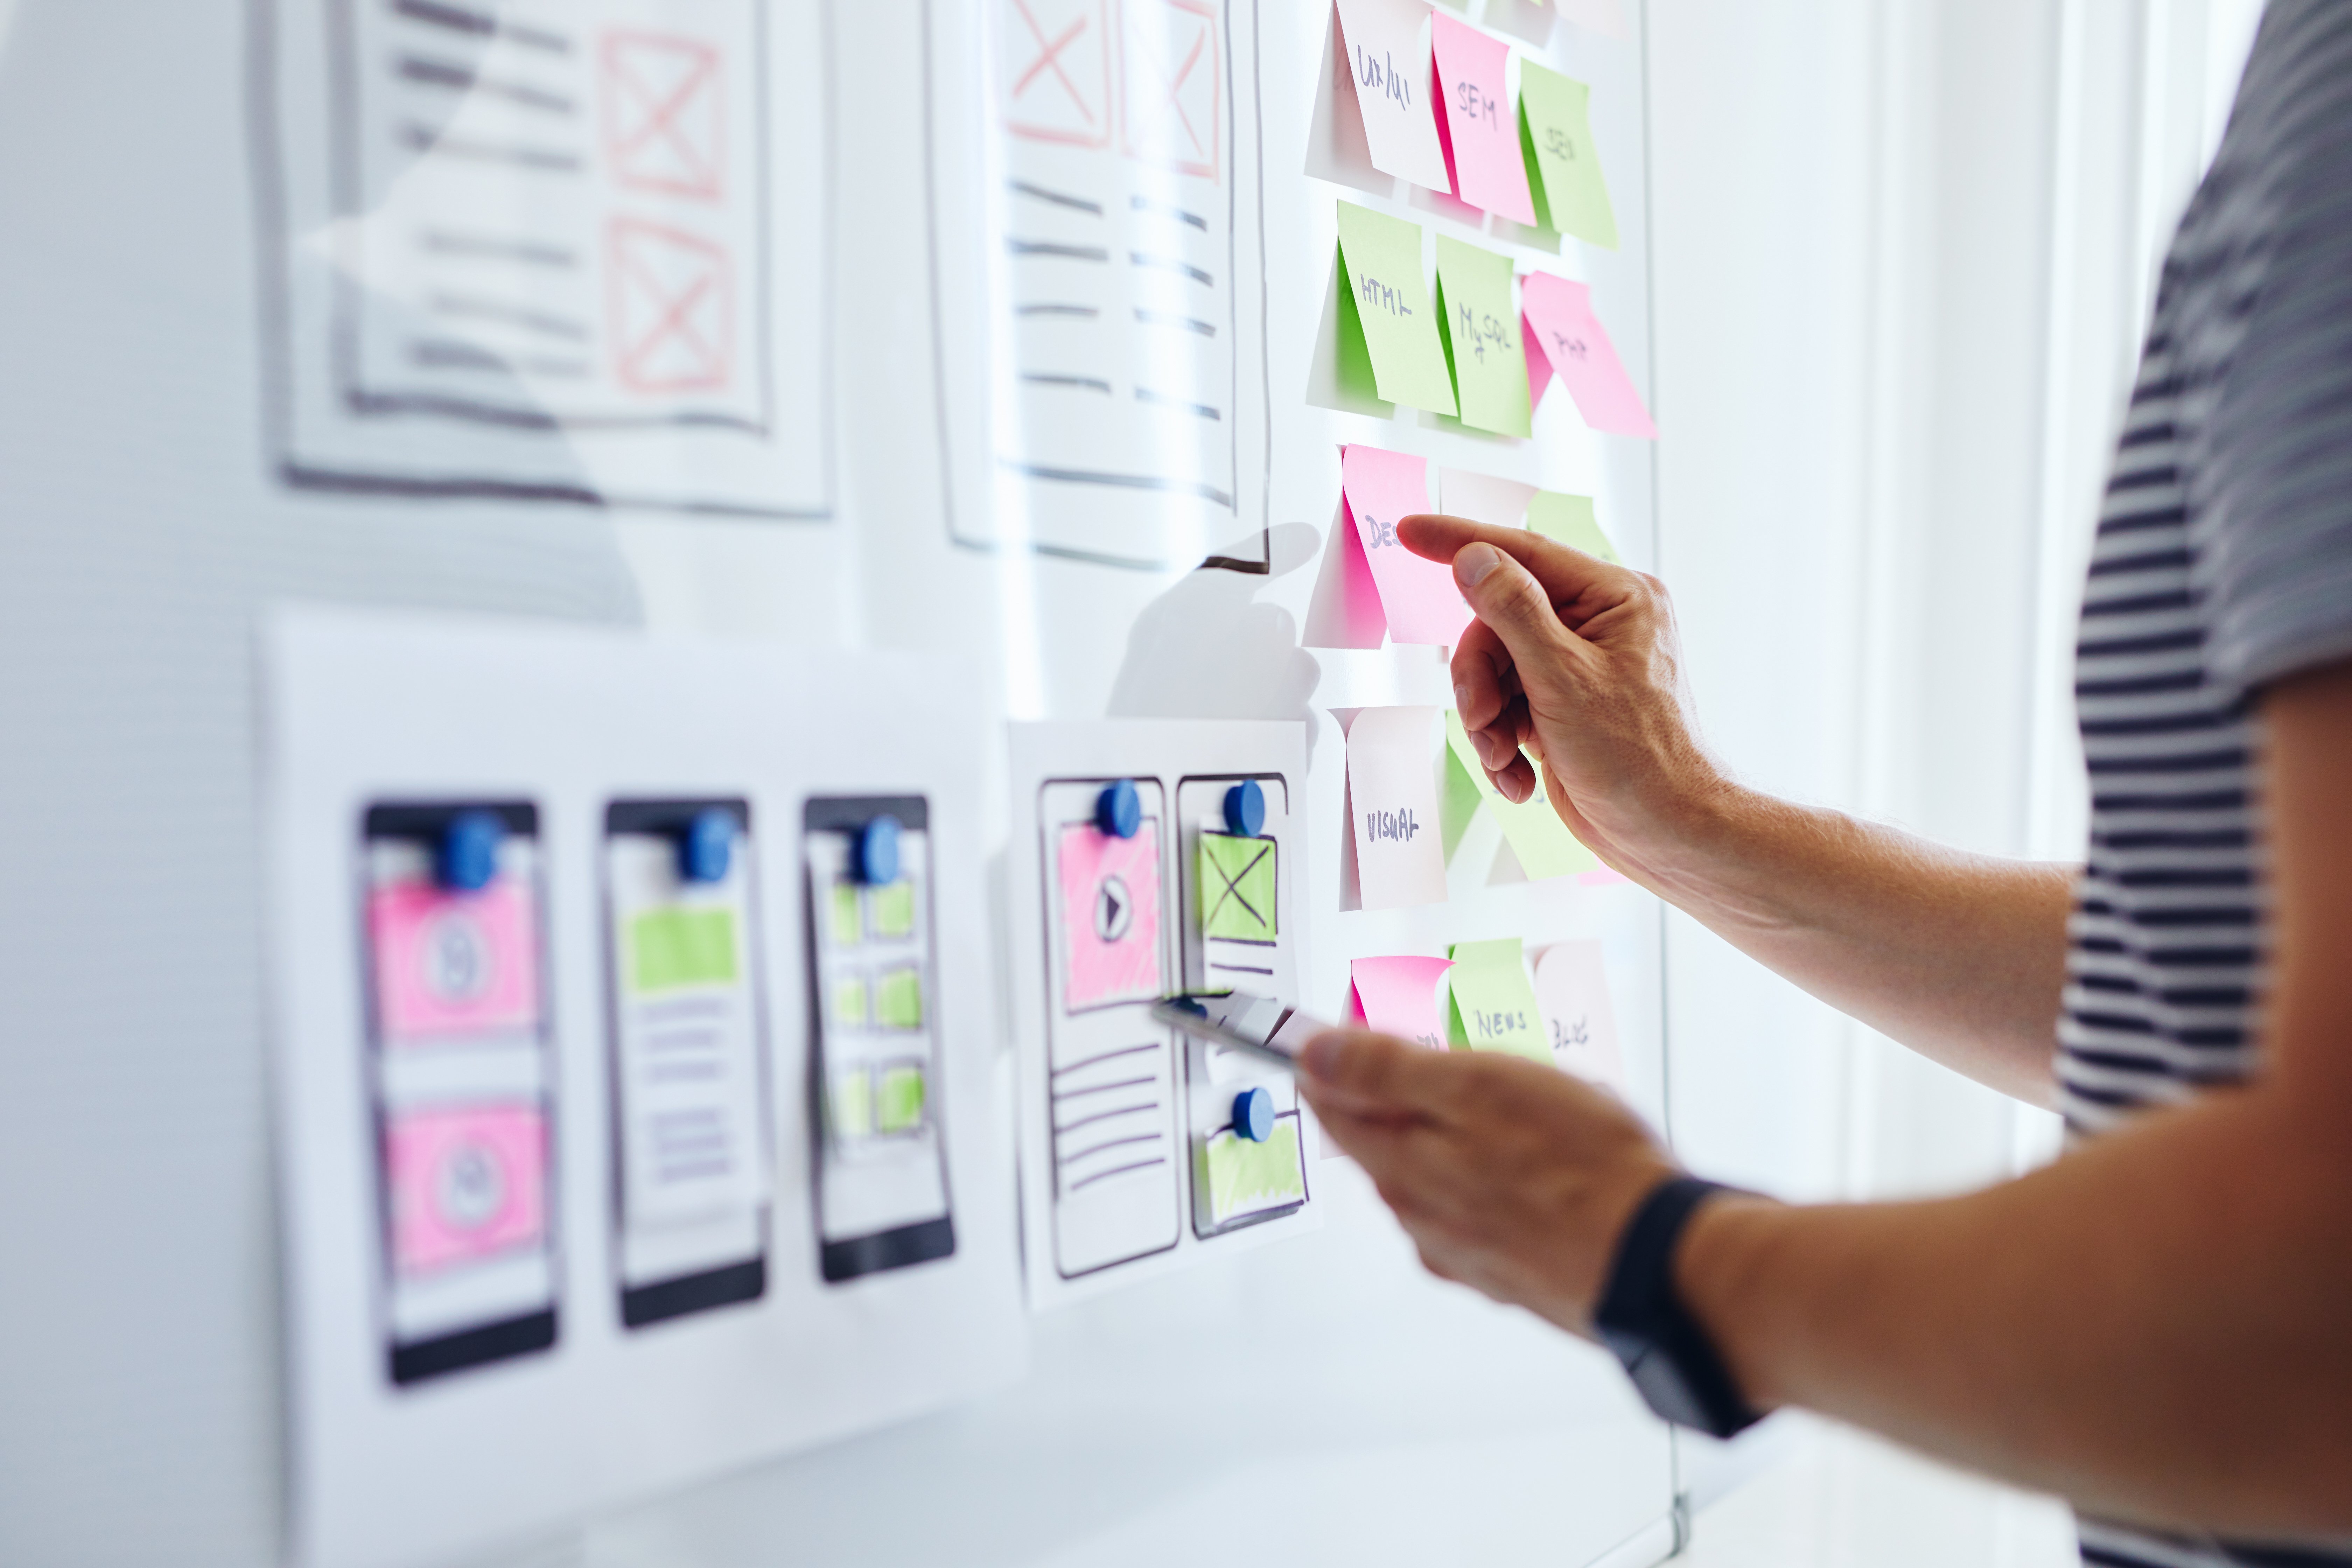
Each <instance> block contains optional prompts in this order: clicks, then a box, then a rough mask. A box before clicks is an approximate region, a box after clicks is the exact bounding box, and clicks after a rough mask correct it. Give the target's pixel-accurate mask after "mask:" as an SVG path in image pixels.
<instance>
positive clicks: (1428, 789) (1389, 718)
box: [1348, 708, 1445, 910]
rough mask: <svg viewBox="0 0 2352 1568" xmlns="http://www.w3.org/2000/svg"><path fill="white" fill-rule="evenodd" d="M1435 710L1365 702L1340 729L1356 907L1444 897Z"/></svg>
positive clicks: (1390, 907)
mask: <svg viewBox="0 0 2352 1568" xmlns="http://www.w3.org/2000/svg"><path fill="white" fill-rule="evenodd" d="M1439 744H1440V742H1439V741H1438V738H1437V710H1436V709H1434V708H1367V709H1365V710H1362V711H1361V712H1360V713H1358V714H1357V715H1356V721H1355V723H1354V724H1353V725H1352V726H1351V727H1350V728H1349V731H1348V801H1349V807H1348V810H1349V818H1350V823H1349V826H1350V829H1351V831H1352V832H1353V833H1354V835H1355V840H1356V876H1357V883H1358V887H1359V889H1360V894H1361V897H1362V900H1363V905H1364V908H1366V909H1368V910H1401V909H1406V908H1409V907H1411V906H1412V905H1414V904H1442V903H1444V901H1445V845H1444V839H1445V836H1444V832H1443V831H1442V830H1441V829H1440V828H1439V826H1438V817H1437V747H1438V745H1439Z"/></svg>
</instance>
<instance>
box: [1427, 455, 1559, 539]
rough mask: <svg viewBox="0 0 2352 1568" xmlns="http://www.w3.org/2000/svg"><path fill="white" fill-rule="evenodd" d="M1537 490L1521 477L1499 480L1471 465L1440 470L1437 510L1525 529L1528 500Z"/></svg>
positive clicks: (1499, 525) (1438, 472)
mask: <svg viewBox="0 0 2352 1568" xmlns="http://www.w3.org/2000/svg"><path fill="white" fill-rule="evenodd" d="M1535 493H1536V487H1535V486H1533V485H1528V484H1521V483H1520V482H1519V481H1518V480H1517V479H1496V477H1495V476H1494V475H1492V474H1476V473H1472V472H1471V471H1470V470H1469V469H1467V468H1440V469H1438V470H1437V510H1440V511H1442V512H1444V514H1445V515H1446V516H1448V517H1465V518H1468V519H1469V520H1470V521H1472V522H1486V523H1492V524H1493V525H1494V526H1496V528H1523V527H1525V526H1526V525H1527V521H1528V501H1530V500H1534V499H1535Z"/></svg>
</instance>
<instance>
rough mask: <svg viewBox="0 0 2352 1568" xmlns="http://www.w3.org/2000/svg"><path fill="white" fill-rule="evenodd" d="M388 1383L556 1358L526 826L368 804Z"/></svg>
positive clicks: (508, 807) (547, 1149) (541, 1037)
mask: <svg viewBox="0 0 2352 1568" xmlns="http://www.w3.org/2000/svg"><path fill="white" fill-rule="evenodd" d="M361 866H362V889H361V897H362V910H361V938H362V945H363V949H364V952H365V955H366V963H365V966H364V967H365V974H366V981H367V1015H368V1055H369V1058H370V1059H369V1063H368V1066H369V1069H370V1070H369V1073H368V1079H369V1083H370V1088H371V1091H372V1096H373V1110H374V1122H375V1142H376V1172H377V1201H378V1205H379V1219H380V1226H381V1233H382V1237H383V1249H382V1257H383V1296H382V1302H383V1305H382V1322H383V1332H384V1336H385V1342H386V1343H385V1356H386V1364H387V1369H388V1372H389V1374H390V1377H391V1379H392V1381H393V1382H394V1383H395V1384H413V1383H416V1382H419V1381H421V1380H423V1379H425V1378H430V1377H435V1376H438V1375H441V1374H443V1373H454V1372H457V1371H460V1370H462V1369H464V1368H467V1367H470V1366H477V1365H479V1364H481V1363H485V1362H493V1361H499V1360H502V1359H504V1358H506V1357H509V1356H515V1355H521V1354H525V1353H527V1352H532V1351H543V1350H546V1349H547V1348H548V1347H550V1346H551V1345H552V1344H554V1343H555V1336H556V1309H557V1295H558V1291H557V1279H558V1278H559V1275H558V1270H557V1267H556V1253H555V1245H554V1239H553V1237H554V1225H553V1217H552V1215H551V1208H552V1205H553V1201H554V1198H553V1185H554V1184H553V1182H552V1180H551V1171H552V1168H553V1162H552V1155H553V1147H552V1145H553V1130H554V1094H553V1070H552V1065H551V1061H550V1052H549V1045H548V1038H549V1031H548V1016H547V1005H548V1003H547V985H546V980H545V973H544V961H543V957H542V954H543V953H544V952H545V947H546V942H545V935H544V931H543V920H544V917H543V914H542V910H544V908H545V899H544V895H543V893H542V890H541V882H540V847H539V813H538V810H537V808H536V807H535V806H533V805H529V804H528V803H522V802H512V801H508V802H483V803H477V804H450V805H391V804H386V805H375V806H372V807H370V808H369V810H368V811H367V813H366V816H365V818H364V826H363V839H362V847H361Z"/></svg>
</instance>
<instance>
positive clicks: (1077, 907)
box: [1059, 820, 1162, 1013]
mask: <svg viewBox="0 0 2352 1568" xmlns="http://www.w3.org/2000/svg"><path fill="white" fill-rule="evenodd" d="M1059 865H1060V867H1061V876H1062V947H1063V951H1064V952H1065V953H1066V956H1067V960H1068V963H1067V973H1068V980H1067V984H1065V986H1064V987H1063V991H1062V1003H1063V1007H1064V1009H1065V1010H1066V1011H1068V1012H1072V1013H1076V1012H1079V1011H1081V1010H1082V1009H1085V1008H1087V1007H1107V1006H1109V1005H1112V1004H1113V1003H1117V1002H1149V1001H1152V1000H1154V999H1156V998H1157V997H1159V996H1160V994H1161V990H1162V987H1161V985H1160V825H1159V824H1158V823H1157V822H1153V821H1149V820H1147V821H1146V822H1145V823H1144V824H1143V826H1141V827H1140V828H1139V829H1138V830H1137V831H1136V835H1135V837H1132V838H1114V837H1111V836H1110V835H1108V834H1107V833H1104V832H1102V831H1100V830H1099V829H1097V828H1096V827H1095V826H1093V825H1092V824H1090V823H1075V824H1073V825H1071V826H1067V827H1065V828H1063V829H1062V844H1061V854H1060V857H1059Z"/></svg>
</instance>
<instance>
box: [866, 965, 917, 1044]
mask: <svg viewBox="0 0 2352 1568" xmlns="http://www.w3.org/2000/svg"><path fill="white" fill-rule="evenodd" d="M874 1021H875V1022H876V1023H877V1024H879V1025H881V1026H883V1027H884V1028H886V1029H919V1028H921V1027H922V1026H923V977H922V975H921V973H919V971H917V970H916V968H915V967H914V965H912V964H908V965H907V966H906V967H905V968H903V969H893V970H889V971H887V972H886V973H884V974H883V976H882V982H881V984H878V985H877V986H876V987H875V989H874Z"/></svg>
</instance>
